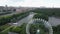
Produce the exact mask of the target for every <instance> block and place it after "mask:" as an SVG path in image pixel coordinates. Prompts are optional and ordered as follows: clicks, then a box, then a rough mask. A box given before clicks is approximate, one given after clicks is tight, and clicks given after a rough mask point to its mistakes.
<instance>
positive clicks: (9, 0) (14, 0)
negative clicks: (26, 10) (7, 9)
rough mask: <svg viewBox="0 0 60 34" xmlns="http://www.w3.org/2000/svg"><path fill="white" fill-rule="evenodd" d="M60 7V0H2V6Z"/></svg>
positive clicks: (0, 0)
mask: <svg viewBox="0 0 60 34" xmlns="http://www.w3.org/2000/svg"><path fill="white" fill-rule="evenodd" d="M4 5H8V6H24V7H40V6H44V7H53V6H54V7H60V0H0V6H4Z"/></svg>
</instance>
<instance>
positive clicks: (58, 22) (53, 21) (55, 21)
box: [48, 17, 60, 26]
mask: <svg viewBox="0 0 60 34" xmlns="http://www.w3.org/2000/svg"><path fill="white" fill-rule="evenodd" d="M48 22H49V23H50V24H51V25H52V26H57V25H60V18H58V17H49V20H48Z"/></svg>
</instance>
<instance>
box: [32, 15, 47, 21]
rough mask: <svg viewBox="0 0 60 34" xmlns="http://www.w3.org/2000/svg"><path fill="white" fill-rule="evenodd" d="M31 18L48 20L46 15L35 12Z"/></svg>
mask: <svg viewBox="0 0 60 34" xmlns="http://www.w3.org/2000/svg"><path fill="white" fill-rule="evenodd" d="M33 18H41V19H44V20H47V21H48V16H47V15H44V14H35V15H34V17H33Z"/></svg>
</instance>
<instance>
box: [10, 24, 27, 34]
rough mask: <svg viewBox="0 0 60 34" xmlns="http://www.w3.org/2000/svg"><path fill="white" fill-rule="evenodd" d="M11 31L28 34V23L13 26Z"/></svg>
mask: <svg viewBox="0 0 60 34" xmlns="http://www.w3.org/2000/svg"><path fill="white" fill-rule="evenodd" d="M10 32H15V33H19V34H26V24H22V25H21V26H17V27H16V28H14V27H13V28H11V29H10Z"/></svg>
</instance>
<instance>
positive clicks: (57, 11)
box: [32, 8, 60, 16]
mask: <svg viewBox="0 0 60 34" xmlns="http://www.w3.org/2000/svg"><path fill="white" fill-rule="evenodd" d="M32 12H36V13H42V14H45V15H48V16H60V8H41V9H39V8H38V9H35V10H32Z"/></svg>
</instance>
